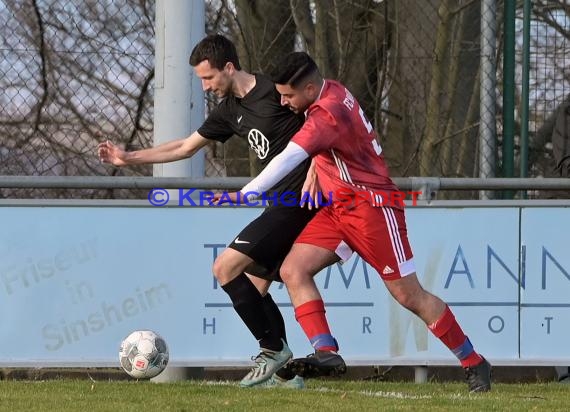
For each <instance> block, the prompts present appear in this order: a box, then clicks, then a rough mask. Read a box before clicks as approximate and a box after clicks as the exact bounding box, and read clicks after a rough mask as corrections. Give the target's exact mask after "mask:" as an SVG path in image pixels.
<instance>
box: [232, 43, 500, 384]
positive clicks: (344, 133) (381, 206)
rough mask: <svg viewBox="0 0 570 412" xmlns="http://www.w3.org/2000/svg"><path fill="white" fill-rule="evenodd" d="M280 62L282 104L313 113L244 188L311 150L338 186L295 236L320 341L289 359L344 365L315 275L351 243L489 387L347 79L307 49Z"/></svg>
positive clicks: (291, 281)
mask: <svg viewBox="0 0 570 412" xmlns="http://www.w3.org/2000/svg"><path fill="white" fill-rule="evenodd" d="M277 70H278V71H277V73H275V75H274V78H273V80H274V82H275V83H276V87H277V90H278V92H279V93H280V94H281V104H283V105H285V106H288V107H289V108H290V109H291V110H293V111H294V112H296V113H302V112H305V116H306V120H305V123H304V125H303V126H302V128H301V129H300V130H299V131H298V132H297V133H296V134H295V136H293V138H292V139H291V141H290V142H289V144H288V145H287V146H286V148H285V149H284V150H283V152H281V153H280V154H279V155H277V156H276V157H275V158H274V159H273V160H272V161H271V162H270V163H269V164H268V165H267V166H266V168H265V169H264V170H263V171H262V172H261V173H260V175H259V176H258V177H256V178H255V179H253V180H252V181H251V182H250V183H249V184H248V185H246V186H245V187H244V188H243V189H242V190H241V192H242V193H243V194H246V193H248V192H257V193H262V192H263V191H264V190H266V189H268V188H269V187H271V186H272V185H273V184H274V183H275V182H278V181H279V180H280V179H281V178H282V177H283V176H285V175H286V174H287V173H288V172H289V171H290V170H291V169H292V168H293V167H295V165H297V164H299V163H300V162H302V161H303V160H305V159H306V158H308V157H313V166H314V168H315V169H316V175H317V177H318V183H319V185H320V189H322V191H323V192H324V193H325V194H327V193H332V194H334V195H333V199H328V200H329V202H330V201H331V200H332V202H331V204H330V205H328V206H326V207H324V208H322V209H321V210H320V211H319V212H318V213H317V215H316V216H315V217H314V218H313V220H311V221H310V222H309V224H308V225H307V226H306V227H305V229H304V230H303V231H302V232H301V234H300V235H299V236H298V237H297V239H296V241H295V244H294V245H293V247H292V249H291V251H290V252H289V254H288V255H287V257H286V258H285V261H284V262H283V264H282V266H281V278H282V279H283V281H284V283H285V285H286V286H287V290H288V292H289V295H290V297H291V302H292V304H293V307H294V308H295V317H296V319H297V321H298V322H299V323H300V325H301V327H302V328H303V330H304V332H305V334H306V335H307V337H308V338H309V340H310V341H311V344H312V345H313V347H314V348H315V353H314V354H312V355H309V356H308V357H306V358H298V359H294V360H293V361H291V362H292V364H291V367H292V368H293V370H295V371H296V372H297V373H298V374H299V375H301V376H306V377H311V376H320V375H330V374H338V373H343V372H345V371H346V365H345V363H344V360H343V359H342V357H341V356H340V355H339V354H338V353H337V351H338V345H337V342H336V340H335V339H334V337H333V336H332V334H331V332H330V328H329V326H328V322H327V319H326V316H325V307H324V303H323V300H322V298H321V295H320V293H319V291H318V289H317V286H316V284H315V282H314V279H313V276H314V275H315V274H317V273H318V272H319V271H320V270H322V269H323V268H325V267H327V266H328V265H330V264H332V263H334V262H335V261H337V260H338V258H336V256H337V255H338V256H340V257H341V258H342V256H343V255H344V253H346V252H347V251H351V250H353V251H355V252H357V253H358V254H359V255H360V256H361V257H362V258H363V259H364V260H365V261H366V262H368V263H369V264H370V265H371V266H372V267H373V268H374V269H375V270H376V271H377V272H378V273H379V274H380V277H381V278H382V280H383V281H384V284H385V285H386V287H387V288H388V290H389V292H390V293H391V294H392V296H393V297H394V298H395V299H396V300H397V301H398V302H399V303H400V304H401V305H402V306H404V307H405V308H407V309H408V310H410V311H412V312H413V313H415V314H416V315H417V316H419V317H420V318H421V319H422V320H423V321H424V322H425V323H426V325H427V327H428V328H429V329H430V330H431V331H432V332H433V334H434V335H435V336H436V337H438V338H439V339H440V340H441V341H442V342H443V344H444V345H446V346H447V347H448V348H449V349H450V350H451V351H452V352H453V353H454V354H455V356H456V357H457V358H458V359H459V361H460V363H461V366H462V367H463V368H464V369H465V371H466V377H467V381H468V384H469V389H470V390H471V391H472V392H484V391H488V390H490V388H491V380H490V370H491V366H490V364H489V363H488V362H487V361H486V360H485V359H484V358H483V357H482V356H480V355H479V354H478V353H477V352H476V351H475V350H474V349H473V346H472V344H471V342H470V341H469V338H468V337H467V336H466V335H465V334H464V333H463V331H462V329H461V327H460V326H459V324H458V322H457V320H456V319H455V316H454V315H453V313H452V312H451V310H450V308H449V307H448V306H447V304H446V303H445V302H443V301H442V300H441V299H440V298H438V297H437V296H434V295H433V294H431V293H429V292H427V291H426V290H424V289H423V288H422V286H421V285H420V283H419V281H418V278H417V276H416V273H415V272H416V269H415V265H414V260H413V254H412V250H411V248H410V244H409V242H408V236H407V230H406V221H405V217H404V209H403V205H402V204H401V203H398V202H388V201H387V199H386V198H385V197H388V198H392V199H393V198H397V197H392V196H391V194H393V193H395V192H398V188H397V186H396V185H395V184H394V183H393V182H392V180H391V179H390V177H389V174H388V168H387V166H386V163H385V161H384V156H383V154H382V148H381V146H380V145H379V144H378V141H377V139H376V133H375V132H374V129H373V127H372V125H371V124H370V122H369V121H368V120H367V119H366V117H365V115H364V112H363V110H362V108H361V107H360V106H359V104H358V102H357V101H356V99H355V98H354V96H352V94H351V93H350V92H349V91H348V90H347V89H346V88H345V87H344V86H343V85H342V84H340V83H338V82H336V81H333V80H328V79H326V80H325V79H323V78H322V76H321V75H320V73H319V70H318V68H317V66H316V64H315V62H314V61H313V60H312V59H311V58H310V57H309V55H307V54H306V53H303V52H295V53H291V54H289V55H287V56H286V57H285V59H284V61H283V62H282V63H281V64H280V65H279V66H278V69H277ZM313 192H314V188H313ZM362 193H368V194H369V196H362ZM379 193H382V194H386V195H387V196H382V195H380V194H379ZM356 194H358V196H356ZM236 197H237V196H236ZM335 197H336V198H335ZM340 198H342V200H341V199H340ZM335 258H336V259H335Z"/></svg>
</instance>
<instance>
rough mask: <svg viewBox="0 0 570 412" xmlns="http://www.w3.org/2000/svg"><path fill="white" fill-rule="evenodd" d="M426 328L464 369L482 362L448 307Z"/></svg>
mask: <svg viewBox="0 0 570 412" xmlns="http://www.w3.org/2000/svg"><path fill="white" fill-rule="evenodd" d="M428 328H429V330H431V331H432V333H433V334H434V335H435V336H436V337H438V338H439V339H440V340H441V341H442V342H443V344H444V345H445V346H447V347H448V348H449V349H450V350H451V351H452V352H453V354H454V355H455V356H457V359H459V361H460V362H461V366H463V367H464V368H468V367H472V366H475V365H478V364H479V363H481V362H482V361H483V358H481V356H479V354H478V353H477V352H475V350H474V349H473V345H471V342H470V341H469V338H468V337H467V336H465V334H464V333H463V330H461V327H460V326H459V323H457V320H456V319H455V316H454V315H453V313H452V312H451V309H449V306H447V305H446V306H445V310H444V311H443V314H442V315H441V317H440V318H439V319H438V320H436V321H435V322H434V323H432V324H431V325H428Z"/></svg>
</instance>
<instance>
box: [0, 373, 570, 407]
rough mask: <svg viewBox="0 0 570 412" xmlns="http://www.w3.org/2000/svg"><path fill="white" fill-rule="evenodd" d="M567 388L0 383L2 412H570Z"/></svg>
mask: <svg viewBox="0 0 570 412" xmlns="http://www.w3.org/2000/svg"><path fill="white" fill-rule="evenodd" d="M569 402H570V385H562V384H558V383H544V384H496V385H494V386H493V391H492V392H490V393H485V394H469V393H468V392H467V389H466V385H465V384H460V383H444V384H441V383H426V384H415V383H409V382H406V383H394V382H389V383H385V382H353V381H337V380H335V381H333V380H311V381H309V382H308V384H307V388H306V389H303V390H292V389H275V388H272V389H268V388H257V389H243V388H240V387H238V385H237V383H236V382H207V381H187V382H181V383H152V382H143V381H140V382H136V381H89V380H48V381H9V380H5V381H0V410H1V411H52V412H56V411H84V412H97V411H268V410H269V411H274V410H275V411H280V412H281V411H295V412H302V411H310V410H313V411H374V410H378V411H380V410H382V411H392V410H395V411H418V410H419V411H422V412H423V411H448V410H461V411H519V412H520V411H531V410H537V411H563V410H564V411H567V410H569V407H570V406H569Z"/></svg>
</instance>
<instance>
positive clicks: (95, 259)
mask: <svg viewBox="0 0 570 412" xmlns="http://www.w3.org/2000/svg"><path fill="white" fill-rule="evenodd" d="M261 211H262V209H259V208H246V207H243V208H200V207H196V208H190V207H181V208H175V207H167V208H152V207H90V206H82V207H74V206H49V207H31V206H27V207H17V206H4V207H2V208H1V213H0V227H1V228H2V230H1V231H0V313H1V315H0V316H1V323H0V325H1V326H0V339H1V341H2V351H1V352H0V365H3V366H24V365H33V366H55V365H61V366H66V365H68V366H69V365H78V366H79V365H82V366H97V365H99V366H107V365H113V366H117V365H118V360H117V359H118V348H119V344H120V342H121V340H122V339H123V338H124V337H125V336H127V335H128V334H129V333H130V332H131V331H133V330H136V329H153V330H155V331H157V332H158V333H160V334H161V335H162V336H163V337H164V338H165V339H166V341H167V342H168V345H169V347H170V359H171V365H175V366H176V365H178V366H213V365H228V366H229V365H247V364H249V363H250V357H251V356H252V355H254V354H256V352H257V350H258V348H257V342H256V341H255V339H254V338H253V337H252V336H251V335H250V334H249V332H248V330H247V329H246V327H245V326H244V325H243V323H242V322H241V320H240V319H239V317H238V316H237V315H236V314H235V312H234V310H233V308H232V306H231V303H230V301H229V299H228V297H227V295H226V294H225V293H224V292H223V290H222V289H221V288H220V287H219V285H218V284H217V282H216V281H215V278H214V277H213V275H212V263H213V261H214V259H215V258H216V256H218V255H219V254H220V253H221V252H222V251H223V250H224V248H225V247H226V245H227V244H228V243H229V242H230V241H231V240H232V239H233V238H234V237H235V236H236V234H237V233H239V231H240V230H241V229H242V228H243V227H244V226H245V225H246V224H247V223H249V222H250V221H251V220H253V219H254V218H255V217H256V216H258V215H259V214H260V213H261ZM521 213H522V218H521ZM559 214H561V215H560V216H559ZM568 217H569V216H566V211H565V210H555V209H553V210H547V209H537V210H532V209H523V210H522V212H521V209H520V208H516V207H513V208H493V207H488V208H487V207H479V208H443V207H415V208H409V209H407V222H408V230H409V236H410V241H411V244H412V248H413V250H414V254H415V261H416V267H417V269H418V276H419V278H420V280H421V282H422V284H423V285H424V287H425V288H426V289H428V290H430V291H432V292H433V293H435V294H436V295H438V296H440V297H441V298H442V299H444V300H445V301H446V302H448V303H449V305H450V306H451V307H452V309H453V311H454V313H455V315H456V317H457V318H458V320H459V321H460V323H461V325H462V327H463V329H464V330H465V332H466V333H467V334H468V335H469V337H470V339H471V341H472V342H473V344H474V345H475V347H476V348H477V349H478V350H479V351H480V352H481V353H483V354H485V356H486V357H488V358H489V359H491V360H493V359H497V360H502V361H505V362H508V361H517V360H519V359H521V358H526V357H528V358H530V359H538V358H545V359H548V358H553V357H554V358H558V359H560V358H568V360H569V361H570V354H569V353H568V352H567V351H565V348H564V346H563V345H562V344H561V343H560V342H559V340H561V342H567V341H568V337H569V336H568V334H569V332H568V328H566V329H565V328H563V327H562V322H563V319H565V318H564V314H567V311H568V307H569V306H570V305H569V302H568V296H570V277H569V275H568V270H567V268H568V267H570V262H569V261H568V257H567V256H568V255H567V254H564V252H563V248H564V242H562V241H561V239H558V240H557V238H555V237H553V235H552V234H551V233H550V232H549V231H548V227H549V226H550V225H554V224H556V225H557V226H560V225H561V224H563V222H570V219H568ZM278 235H279V234H278V233H276V236H278ZM521 248H522V249H521ZM521 250H522V251H526V252H525V253H526V255H525V254H524V253H523V254H522V255H521V253H520V251H521ZM520 256H522V257H523V261H522V262H521V259H520ZM521 265H522V266H521ZM519 266H520V267H521V269H519ZM521 270H522V271H521ZM520 276H522V278H521V279H520V280H521V282H523V284H524V288H521V289H520V290H519V277H520ZM525 276H526V277H525ZM316 281H317V284H318V286H319V289H320V290H321V293H322V295H323V298H324V300H325V303H326V305H327V315H328V317H329V321H330V325H331V329H332V332H333V334H334V335H335V336H336V338H337V339H338V341H339V344H340V351H341V353H342V355H343V356H344V357H345V359H346V361H347V363H349V364H352V365H356V364H370V365H373V364H387V363H389V364H429V363H441V364H457V361H456V360H455V359H454V357H453V356H452V355H451V354H450V352H449V351H448V350H447V349H446V348H445V347H444V346H443V345H442V344H441V343H440V342H439V340H437V339H435V338H434V337H433V336H432V335H431V333H429V332H428V331H427V329H426V327H425V325H424V324H423V323H422V322H421V321H420V320H419V319H417V318H416V317H415V316H414V315H412V314H411V313H409V312H408V311H406V310H404V309H402V308H401V307H400V306H399V305H397V304H396V303H395V301H394V300H393V299H392V297H391V296H389V295H388V294H387V292H386V288H385V287H384V285H383V282H382V281H381V279H380V277H379V276H378V274H377V273H376V272H375V271H374V270H373V269H372V268H371V267H370V266H369V265H367V264H365V263H364V262H363V261H362V260H361V259H360V258H359V257H358V256H353V257H352V258H351V259H350V260H349V261H347V262H345V263H344V264H343V265H340V264H339V265H334V266H332V267H329V268H327V269H325V270H323V271H322V272H321V273H320V274H318V275H317V277H316ZM270 293H271V294H272V296H273V298H274V300H275V301H276V302H278V304H279V305H280V307H281V309H282V312H283V315H284V318H285V320H286V324H287V329H288V337H289V343H290V346H291V348H292V350H293V352H294V354H295V355H296V356H304V355H306V354H308V353H310V352H312V348H311V346H310V344H309V343H308V341H307V339H306V338H305V336H304V334H303V332H302V330H301V328H300V326H299V325H298V324H297V322H296V321H295V319H294V314H293V308H292V307H291V304H290V302H289V298H288V295H287V292H286V290H285V289H284V287H283V285H281V284H274V285H273V286H272V288H271V289H270ZM552 305H555V306H552ZM566 318H567V316H566ZM552 342H555V343H552ZM553 345H554V346H553Z"/></svg>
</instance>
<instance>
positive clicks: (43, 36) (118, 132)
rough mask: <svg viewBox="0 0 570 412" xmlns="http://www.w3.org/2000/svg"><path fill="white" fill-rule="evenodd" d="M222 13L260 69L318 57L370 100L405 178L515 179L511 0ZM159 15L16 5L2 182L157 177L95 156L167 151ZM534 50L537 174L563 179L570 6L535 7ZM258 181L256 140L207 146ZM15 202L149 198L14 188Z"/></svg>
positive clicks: (326, 70) (93, 6) (237, 7)
mask: <svg viewBox="0 0 570 412" xmlns="http://www.w3.org/2000/svg"><path fill="white" fill-rule="evenodd" d="M482 5H487V8H485V7H482ZM517 7H519V8H518V9H517V14H516V33H515V39H516V46H515V57H516V59H515V69H516V70H515V71H516V75H517V81H516V82H515V86H514V87H515V96H516V104H515V106H516V108H517V113H516V114H515V148H514V150H515V159H518V157H517V156H518V150H519V145H518V143H519V140H517V139H518V138H519V136H520V129H521V127H520V126H521V124H520V121H521V118H520V113H519V112H518V108H520V107H521V105H520V103H521V102H520V96H521V81H520V79H521V77H520V74H521V71H522V5H517ZM206 13H207V15H206V32H207V33H214V32H218V33H223V34H225V35H227V36H228V37H230V38H231V39H233V40H234V42H235V43H236V45H237V46H238V51H239V54H240V57H241V60H242V65H243V66H244V68H245V69H246V70H248V71H254V72H270V71H271V69H272V65H274V64H275V63H276V62H277V61H279V58H280V56H282V55H283V54H285V53H287V52H290V51H293V50H306V51H308V52H309V53H310V54H311V55H312V56H313V57H314V58H315V60H316V61H317V63H318V64H319V66H320V68H321V70H322V72H323V74H324V75H325V76H326V77H329V78H334V79H338V80H340V81H342V82H343V83H344V84H345V85H346V86H347V87H348V88H349V89H350V90H351V91H352V92H353V94H354V95H355V96H356V97H357V98H358V100H359V101H360V103H361V105H362V106H363V108H364V109H365V112H366V114H367V116H368V118H369V119H370V120H371V121H372V122H373V123H374V125H375V127H376V130H377V131H378V133H379V139H380V143H381V145H382V147H383V150H384V154H385V156H386V158H387V161H388V164H389V166H390V168H391V171H392V174H393V175H394V176H440V177H478V176H494V175H497V176H500V173H501V167H500V166H501V149H502V142H503V133H504V130H503V127H502V103H501V99H502V90H503V81H502V75H503V65H502V62H503V56H504V47H503V31H504V30H503V29H504V14H503V2H494V1H487V0H482V1H472V0H453V1H452V0H425V1H422V2H418V1H416V0H384V1H382V0H334V1H333V0H310V1H309V0H289V1H273V0H256V1H251V0H234V1H230V0H207V1H206ZM154 18H155V2H154V1H151V0H90V1H74V0H65V1H64V0H12V1H7V0H0V24H1V27H2V28H1V29H0V30H2V36H1V37H2V43H1V44H0V85H1V87H0V89H1V90H2V92H1V94H0V99H1V104H0V175H91V176H92V175H107V174H113V175H117V174H123V175H151V174H152V168H151V167H138V168H129V169H115V168H112V167H109V166H103V165H101V164H100V163H99V162H98V159H97V157H96V153H95V147H96V144H97V142H98V141H100V140H101V137H100V136H98V133H101V134H103V136H104V137H105V138H109V139H111V140H113V141H115V142H118V143H120V144H122V145H124V146H125V147H127V148H128V149H135V148H140V147H148V146H150V145H151V144H152V132H153V122H152V115H153V112H152V108H153V93H152V90H153V73H154V72H153V67H154V58H153V54H154V45H153V41H154V32H153V30H154ZM494 25H495V26H494ZM489 28H490V29H489ZM493 28H495V29H494V30H493ZM530 50H531V64H530V77H531V80H530V100H529V103H530V123H529V124H530V142H529V144H530V152H529V167H528V169H529V176H555V175H556V173H557V172H556V170H557V169H556V166H557V162H556V156H555V154H556V153H558V152H559V150H558V149H557V148H556V147H554V146H553V137H552V136H553V134H555V133H556V130H558V129H559V127H560V124H561V121H558V123H557V119H558V118H560V117H561V116H562V115H561V114H560V113H564V110H563V107H564V103H565V102H568V101H569V99H570V86H569V77H570V71H569V69H568V67H570V6H569V5H568V4H567V2H566V1H564V0H550V1H534V2H533V3H532V20H531V49H530ZM482 57H483V59H482ZM482 62H486V64H482ZM482 68H483V69H482ZM211 103H212V102H210V104H211ZM557 124H558V125H559V126H558V129H557ZM563 132H564V131H563ZM565 133H567V134H566V138H570V137H569V136H568V133H570V131H568V132H565ZM569 146H570V144H569ZM568 155H570V153H568ZM559 169H560V168H559ZM257 171H258V166H257V163H256V160H255V158H254V156H253V155H252V153H251V151H249V150H248V147H247V143H246V142H245V141H244V140H242V139H231V140H230V141H229V142H228V143H226V144H225V145H222V144H218V143H212V144H211V146H210V147H209V148H208V150H207V166H206V173H207V176H251V175H254V174H255V173H257ZM15 195H17V196H20V197H23V196H25V197H76V196H81V197H138V196H141V195H142V194H141V193H136V192H127V191H125V192H123V191H113V192H101V191H83V192H81V191H67V190H58V191H55V190H52V191H48V190H41V191H40V190H36V191H33V192H29V191H26V192H25V193H24V192H23V191H16V190H13V189H12V190H6V189H4V190H0V196H3V197H12V196H15ZM461 196H462V197H465V196H469V197H474V196H477V194H476V193H470V194H467V195H466V194H465V193H462V194H461Z"/></svg>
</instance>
